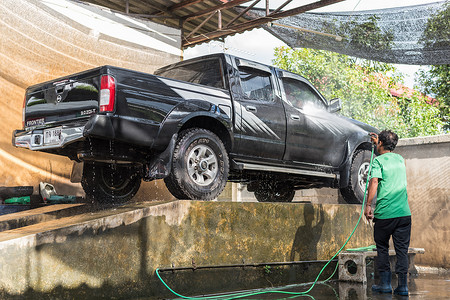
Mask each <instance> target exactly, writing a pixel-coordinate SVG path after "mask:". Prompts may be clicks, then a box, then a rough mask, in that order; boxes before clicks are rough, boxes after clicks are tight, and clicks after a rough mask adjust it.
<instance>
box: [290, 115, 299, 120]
mask: <svg viewBox="0 0 450 300" xmlns="http://www.w3.org/2000/svg"><path fill="white" fill-rule="evenodd" d="M291 119H292V120H300V116H299V115H291Z"/></svg>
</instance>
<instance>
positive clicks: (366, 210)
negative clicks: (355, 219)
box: [364, 205, 373, 221]
mask: <svg viewBox="0 0 450 300" xmlns="http://www.w3.org/2000/svg"><path fill="white" fill-rule="evenodd" d="M364 215H365V216H366V219H367V221H370V220H372V219H373V209H372V207H371V206H370V205H366V207H365V208H364Z"/></svg>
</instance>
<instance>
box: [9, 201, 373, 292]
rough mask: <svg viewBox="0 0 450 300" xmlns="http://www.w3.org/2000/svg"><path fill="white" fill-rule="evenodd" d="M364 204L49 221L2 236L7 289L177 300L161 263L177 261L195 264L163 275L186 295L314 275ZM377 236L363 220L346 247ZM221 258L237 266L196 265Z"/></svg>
mask: <svg viewBox="0 0 450 300" xmlns="http://www.w3.org/2000/svg"><path fill="white" fill-rule="evenodd" d="M359 210H360V206H356V205H355V206H353V205H311V204H296V203H236V202H202V201H169V202H143V203H135V204H129V205H125V206H122V207H118V208H112V209H106V210H103V211H97V212H90V213H82V214H78V215H75V216H71V217H63V218H60V219H54V220H48V221H44V222H41V223H38V224H33V225H29V226H25V227H21V228H16V229H12V230H6V231H3V232H1V233H0V252H1V253H2V256H1V257H0V265H1V266H2V268H1V273H0V291H1V292H0V295H1V296H3V297H13V296H17V295H21V296H26V297H33V296H36V295H41V296H43V295H47V296H48V295H53V296H58V295H59V296H61V295H65V296H66V297H71V298H73V297H75V298H76V297H77V296H82V295H84V297H88V296H98V297H100V296H101V297H113V296H114V297H122V298H124V297H125V298H127V297H138V296H139V297H170V294H168V292H167V291H166V289H165V288H164V287H163V285H162V284H161V283H160V282H159V280H158V279H157V278H156V276H155V269H156V268H158V267H159V268H172V267H173V266H175V267H186V268H187V269H183V270H174V271H173V272H172V271H170V272H163V273H162V276H163V278H164V279H165V280H167V281H168V283H169V284H170V285H171V286H172V287H173V288H174V289H175V290H178V291H179V292H181V293H182V294H183V293H185V294H188V295H195V294H199V293H203V292H206V293H207V292H218V291H229V290H237V289H246V288H258V287H264V286H267V285H269V282H272V284H274V285H282V284H290V283H300V282H305V281H310V280H312V276H313V275H315V274H317V273H318V272H319V270H320V267H321V266H322V265H323V263H322V264H317V263H315V262H311V261H315V260H322V259H328V258H330V257H331V256H332V255H333V254H334V253H335V251H337V250H338V249H339V247H340V246H341V245H342V244H343V243H344V241H345V239H346V238H347V237H348V235H349V234H350V232H351V230H352V228H353V226H354V224H356V222H357V219H358V216H359ZM372 243H373V242H372V233H371V228H370V226H369V225H368V224H365V223H364V222H361V224H360V227H359V228H358V230H357V231H356V234H355V236H354V237H353V239H352V240H351V242H350V244H349V245H348V246H349V247H361V246H367V245H370V244H372ZM292 261H294V262H295V261H297V262H298V261H309V262H307V263H292ZM274 262H277V263H281V264H277V265H274V266H273V267H272V269H271V270H272V271H271V274H270V276H272V277H271V278H270V280H269V281H268V280H267V279H268V278H264V276H266V275H265V274H266V273H265V272H264V269H263V266H265V265H270V264H271V263H274ZM223 265H228V266H229V267H228V268H226V269H222V270H218V269H217V268H202V269H200V268H199V269H197V268H198V267H201V266H223ZM233 266H235V267H233ZM333 266H334V265H333ZM332 269H333V268H331V269H330V270H328V271H327V272H326V273H325V274H324V276H327V275H326V274H328V276H329V275H330V274H331V272H332V271H333V270H332ZM194 270H195V271H194ZM218 274H220V276H218Z"/></svg>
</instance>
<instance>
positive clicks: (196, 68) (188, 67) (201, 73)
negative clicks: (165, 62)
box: [155, 58, 225, 89]
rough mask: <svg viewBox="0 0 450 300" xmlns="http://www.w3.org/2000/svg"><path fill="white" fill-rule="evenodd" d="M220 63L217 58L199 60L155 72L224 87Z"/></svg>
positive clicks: (178, 78)
mask: <svg viewBox="0 0 450 300" xmlns="http://www.w3.org/2000/svg"><path fill="white" fill-rule="evenodd" d="M222 70H223V69H222V65H221V63H220V60H219V59H218V58H212V59H207V60H201V61H198V62H193V63H189V64H181V65H175V66H173V67H168V68H167V69H166V68H163V69H161V70H157V71H156V72H155V74H156V75H158V76H163V77H167V78H172V79H177V80H181V81H187V82H192V83H198V84H203V85H207V86H212V87H216V88H221V89H223V88H225V84H224V78H223V71H222Z"/></svg>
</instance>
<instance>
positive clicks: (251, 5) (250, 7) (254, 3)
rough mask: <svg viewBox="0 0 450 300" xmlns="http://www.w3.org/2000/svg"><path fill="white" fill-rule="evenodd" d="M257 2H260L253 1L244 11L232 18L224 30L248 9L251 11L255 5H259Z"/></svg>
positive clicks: (257, 0)
mask: <svg viewBox="0 0 450 300" xmlns="http://www.w3.org/2000/svg"><path fill="white" fill-rule="evenodd" d="M259 1H261V0H255V2H253V3H252V4H250V5H249V6H248V7H247V8H246V9H244V10H243V11H242V12H241V13H240V14H239V15H237V16H236V17H234V18H233V20H231V21H230V22H229V23H228V24H227V25H226V26H225V28H227V27H228V26H230V25H231V24H233V23H234V22H236V20H237V19H239V18H240V17H242V16H243V15H244V14H245V13H247V12H248V11H249V10H250V9H252V8H253V7H254V6H255V5H256V4H258V3H259Z"/></svg>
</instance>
